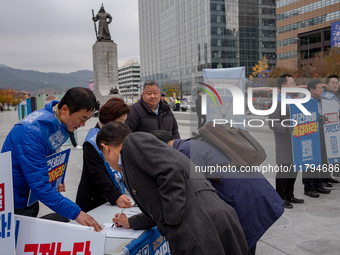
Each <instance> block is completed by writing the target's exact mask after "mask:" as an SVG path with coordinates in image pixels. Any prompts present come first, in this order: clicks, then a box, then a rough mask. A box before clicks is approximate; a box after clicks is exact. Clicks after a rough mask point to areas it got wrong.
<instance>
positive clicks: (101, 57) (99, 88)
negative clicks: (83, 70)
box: [92, 40, 121, 105]
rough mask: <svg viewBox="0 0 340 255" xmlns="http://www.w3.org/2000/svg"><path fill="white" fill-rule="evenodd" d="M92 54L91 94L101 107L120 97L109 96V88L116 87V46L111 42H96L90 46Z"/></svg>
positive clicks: (116, 95)
mask: <svg viewBox="0 0 340 255" xmlns="http://www.w3.org/2000/svg"><path fill="white" fill-rule="evenodd" d="M92 53H93V79H94V81H93V93H94V95H95V96H96V98H97V100H98V101H100V103H101V105H103V104H104V103H105V102H106V101H107V100H109V99H110V98H112V97H121V96H120V94H111V95H110V90H111V88H117V89H118V88H119V86H118V60H117V44H116V43H114V42H113V41H108V40H106V41H97V42H96V43H95V44H94V45H93V46H92Z"/></svg>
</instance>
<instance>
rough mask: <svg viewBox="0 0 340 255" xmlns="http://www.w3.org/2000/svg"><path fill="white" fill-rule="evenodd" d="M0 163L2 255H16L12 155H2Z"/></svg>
mask: <svg viewBox="0 0 340 255" xmlns="http://www.w3.org/2000/svg"><path fill="white" fill-rule="evenodd" d="M0 162H1V164H0V173H1V174H0V247H1V252H0V253H1V254H15V236H14V233H15V226H14V209H13V184H12V161H11V153H10V152H6V153H1V154H0Z"/></svg>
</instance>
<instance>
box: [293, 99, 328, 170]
mask: <svg viewBox="0 0 340 255" xmlns="http://www.w3.org/2000/svg"><path fill="white" fill-rule="evenodd" d="M303 106H304V107H305V108H306V109H307V110H308V111H309V112H310V113H311V115H305V114H303V113H302V112H301V111H300V109H299V108H298V107H296V105H290V118H291V120H294V121H292V122H291V124H292V125H293V124H294V123H295V124H296V126H295V127H294V132H293V133H292V150H293V161H294V165H295V167H296V171H299V170H305V169H308V168H309V166H310V165H314V166H316V167H317V166H319V165H321V153H320V152H321V149H320V132H319V112H318V101H317V100H316V99H313V98H311V99H310V100H309V101H308V102H306V103H304V104H303Z"/></svg>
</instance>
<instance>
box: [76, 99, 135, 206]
mask: <svg viewBox="0 0 340 255" xmlns="http://www.w3.org/2000/svg"><path fill="white" fill-rule="evenodd" d="M129 112H130V108H129V106H128V105H127V104H125V103H124V101H123V100H122V99H120V98H111V99H110V100H108V101H107V102H106V103H105V104H104V105H103V107H101V108H100V110H99V121H98V123H97V125H96V126H95V127H94V128H91V129H90V130H89V132H88V134H87V136H86V138H85V142H84V145H83V151H84V153H83V160H84V164H83V171H82V175H81V179H80V183H79V186H78V192H77V198H76V203H77V204H78V205H79V206H80V208H81V209H82V210H83V211H84V212H88V211H90V210H92V209H94V208H96V207H98V206H100V205H102V204H104V203H106V202H110V204H111V205H115V204H117V205H118V206H119V207H121V208H124V207H131V206H132V204H131V202H130V199H129V197H127V196H126V195H124V193H125V185H124V183H123V182H122V179H123V176H122V174H121V173H119V172H117V171H116V170H114V169H112V168H111V167H110V165H109V164H108V163H107V162H106V161H104V157H103V154H102V152H101V151H100V150H99V149H98V147H97V145H96V136H97V133H98V132H99V130H100V128H101V127H103V126H104V125H105V124H106V123H108V122H111V121H120V122H123V123H124V122H125V120H126V118H127V116H128V114H129Z"/></svg>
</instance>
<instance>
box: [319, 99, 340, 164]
mask: <svg viewBox="0 0 340 255" xmlns="http://www.w3.org/2000/svg"><path fill="white" fill-rule="evenodd" d="M338 107H339V104H338V102H337V101H335V100H333V101H330V100H325V99H323V100H322V111H323V115H325V116H326V117H327V118H328V121H327V122H326V123H325V126H324V132H325V143H326V151H327V158H328V163H329V164H334V163H340V124H339V111H338Z"/></svg>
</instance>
